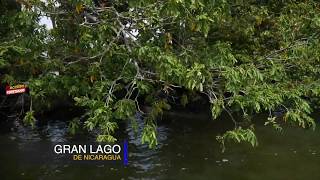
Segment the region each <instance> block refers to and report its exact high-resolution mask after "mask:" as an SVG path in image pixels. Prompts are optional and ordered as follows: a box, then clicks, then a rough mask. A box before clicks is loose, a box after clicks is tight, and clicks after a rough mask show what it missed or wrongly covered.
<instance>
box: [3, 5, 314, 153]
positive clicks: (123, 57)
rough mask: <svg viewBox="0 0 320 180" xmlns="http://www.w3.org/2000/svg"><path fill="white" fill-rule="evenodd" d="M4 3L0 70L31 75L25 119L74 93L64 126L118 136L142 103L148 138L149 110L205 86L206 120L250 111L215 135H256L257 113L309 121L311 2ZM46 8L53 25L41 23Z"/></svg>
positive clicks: (152, 122) (8, 78)
mask: <svg viewBox="0 0 320 180" xmlns="http://www.w3.org/2000/svg"><path fill="white" fill-rule="evenodd" d="M1 2H2V3H4V2H5V1H3V0H2V1H1ZM0 8H1V10H0V12H1V19H0V23H1V24H0V27H1V32H0V33H1V36H0V38H1V45H0V72H1V74H0V75H1V77H0V78H1V81H3V82H10V83H14V82H29V84H30V88H31V96H32V102H33V103H32V104H33V106H32V107H31V108H30V112H29V113H28V114H27V116H26V117H27V118H25V120H30V119H33V116H32V114H33V111H35V112H38V111H41V110H42V109H43V108H44V107H48V108H50V106H51V105H52V104H51V103H53V102H54V101H55V100H56V99H59V98H60V99H67V98H72V99H73V100H74V103H75V104H76V105H78V106H81V107H84V108H85V109H86V110H87V111H86V114H85V115H84V116H85V121H84V122H82V121H80V120H74V121H72V122H71V124H70V128H71V132H75V129H77V128H80V127H85V128H87V129H88V130H90V131H92V130H94V129H98V130H99V131H100V135H99V136H98V137H97V140H98V141H109V142H114V141H116V139H115V137H114V136H113V134H114V132H115V131H116V129H117V128H118V122H120V121H123V120H126V121H130V122H131V123H130V124H132V125H133V126H135V125H136V119H135V117H136V114H137V113H141V114H142V115H143V117H144V121H145V125H144V129H143V132H142V143H148V144H149V145H150V147H154V146H155V145H157V133H156V120H157V117H159V116H160V115H161V113H163V111H164V110H168V109H170V106H177V104H178V105H186V104H188V103H192V99H194V98H196V96H203V95H204V96H205V97H206V98H207V101H209V102H210V104H211V110H212V118H213V119H217V118H218V117H219V115H220V114H221V113H222V112H223V111H225V112H227V113H228V114H229V115H230V116H232V114H234V113H238V114H241V115H242V116H243V118H242V119H243V120H242V121H246V123H243V122H242V121H239V118H233V117H232V118H231V119H232V120H233V123H234V129H233V130H230V131H227V132H226V133H225V134H224V135H221V136H218V137H217V139H218V140H219V141H221V142H222V143H224V140H225V139H226V138H231V139H234V140H235V141H239V142H240V141H248V142H250V143H251V144H252V145H253V146H255V145H257V141H256V138H255V135H254V129H253V126H251V124H252V122H253V121H254V119H251V118H250V117H251V116H252V115H253V114H254V113H259V112H268V114H269V118H268V119H266V124H269V125H271V126H273V127H275V128H276V129H281V127H280V125H279V122H280V121H282V120H284V121H287V122H292V123H296V124H297V125H299V126H301V127H303V128H306V127H312V128H314V126H315V122H314V120H313V119H312V118H311V117H310V114H311V112H312V110H313V109H314V107H316V105H317V104H318V102H319V95H320V82H319V77H320V76H319V75H320V67H319V66H320V65H319V62H320V43H319V32H320V3H319V2H317V1H313V0H300V1H299V0H247V1H241V0H199V1H195V0H167V1H164V0H130V1H123V0H113V1H91V0H68V1H65V0H47V1H46V2H42V1H39V0H33V1H29V3H28V4H26V3H24V4H23V5H22V10H21V11H17V10H9V8H8V7H6V6H1V7H0ZM13 11H14V12H13ZM43 17H49V18H51V20H52V22H53V23H52V24H53V28H52V29H46V28H45V27H44V26H40V25H39V23H38V22H39V20H40V18H43ZM142 106H151V107H152V110H151V111H148V112H146V111H144V110H143V108H142ZM275 112H282V113H275Z"/></svg>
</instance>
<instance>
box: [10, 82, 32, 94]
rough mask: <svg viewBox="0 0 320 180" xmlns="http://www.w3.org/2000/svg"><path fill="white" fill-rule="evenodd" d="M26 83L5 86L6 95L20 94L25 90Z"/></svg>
mask: <svg viewBox="0 0 320 180" xmlns="http://www.w3.org/2000/svg"><path fill="white" fill-rule="evenodd" d="M26 89H27V87H26V85H24V84H22V85H16V86H6V95H11V94H21V93H25V92H26Z"/></svg>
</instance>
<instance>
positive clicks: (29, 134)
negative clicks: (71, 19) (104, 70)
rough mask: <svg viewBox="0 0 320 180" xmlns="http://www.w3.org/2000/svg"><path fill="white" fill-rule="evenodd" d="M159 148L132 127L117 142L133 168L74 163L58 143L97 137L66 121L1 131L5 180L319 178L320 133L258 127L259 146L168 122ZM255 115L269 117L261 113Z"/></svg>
mask: <svg viewBox="0 0 320 180" xmlns="http://www.w3.org/2000/svg"><path fill="white" fill-rule="evenodd" d="M164 118H165V119H164V120H163V121H161V122H160V123H159V125H158V132H159V146H158V147H157V149H155V150H150V149H148V148H147V147H146V146H145V145H141V143H140V140H139V139H137V138H136V137H139V134H138V135H135V134H134V133H133V131H132V129H131V128H130V127H126V128H124V133H121V134H120V135H119V136H118V137H119V138H120V139H119V140H120V141H121V140H122V139H128V141H129V165H128V166H127V167H124V166H123V165H120V164H117V165H114V164H110V163H105V164H102V165H101V164H96V165H95V164H74V163H72V162H70V161H66V160H65V159H63V158H61V157H59V156H56V155H55V154H53V153H52V151H53V145H54V144H57V143H65V144H74V143H84V144H88V143H92V142H94V137H93V136H83V135H78V136H76V137H71V136H70V135H69V134H68V131H67V127H68V123H67V120H68V118H67V117H64V116H63V115H60V116H52V117H51V118H47V119H45V120H43V121H45V123H43V124H41V125H38V126H37V127H36V128H35V129H33V130H32V129H31V128H30V127H24V126H21V125H18V126H17V127H16V129H15V130H14V131H9V130H3V129H1V133H0V147H1V148H0V179H2V180H6V179H46V180H47V179H108V180H109V179H183V180H188V179H190V180H194V179H217V180H219V179H223V180H225V179H227V180H228V179H237V180H239V179H245V180H251V179H252V180H253V179H254V180H256V179H257V180H270V179H279V180H283V179H290V180H295V179H297V180H298V179H320V129H319V128H317V129H316V131H312V130H305V129H300V128H294V127H284V130H283V132H281V133H279V132H277V131H276V130H274V129H272V128H271V127H265V126H263V125H261V124H259V123H258V124H256V126H255V128H256V132H257V136H258V140H259V146H258V147H257V148H252V147H250V146H249V145H247V144H241V145H239V144H232V143H228V144H227V149H226V151H225V152H224V153H222V152H221V148H220V145H219V143H217V141H216V140H215V137H216V135H217V134H219V133H221V132H222V131H223V130H222V129H223V128H224V127H222V126H221V124H223V123H224V121H228V118H221V119H220V120H218V121H220V124H219V122H214V121H212V120H210V119H209V118H208V117H207V116H197V115H195V116H189V117H188V118H184V117H183V116H171V117H164ZM256 118H258V119H259V118H264V117H263V116H262V117H259V116H257V117H256Z"/></svg>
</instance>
